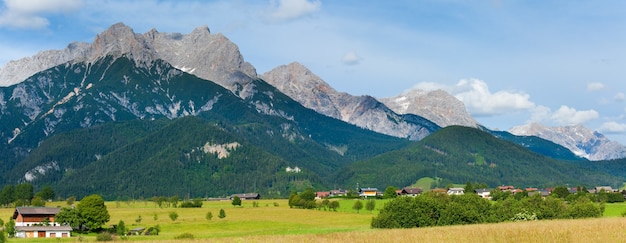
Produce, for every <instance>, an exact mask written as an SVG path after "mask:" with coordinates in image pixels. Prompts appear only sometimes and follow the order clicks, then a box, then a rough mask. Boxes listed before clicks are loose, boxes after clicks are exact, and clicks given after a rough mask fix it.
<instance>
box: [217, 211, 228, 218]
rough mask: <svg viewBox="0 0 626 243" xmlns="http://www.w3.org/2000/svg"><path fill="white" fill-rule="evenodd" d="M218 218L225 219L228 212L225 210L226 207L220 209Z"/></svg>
mask: <svg viewBox="0 0 626 243" xmlns="http://www.w3.org/2000/svg"><path fill="white" fill-rule="evenodd" d="M217 217H218V218H220V219H223V218H226V212H225V211H224V209H223V208H222V209H220V213H219V214H218V215H217Z"/></svg>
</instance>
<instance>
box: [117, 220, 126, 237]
mask: <svg viewBox="0 0 626 243" xmlns="http://www.w3.org/2000/svg"><path fill="white" fill-rule="evenodd" d="M115 232H116V233H117V235H126V224H125V223H124V221H123V220H120V222H119V223H117V228H115Z"/></svg>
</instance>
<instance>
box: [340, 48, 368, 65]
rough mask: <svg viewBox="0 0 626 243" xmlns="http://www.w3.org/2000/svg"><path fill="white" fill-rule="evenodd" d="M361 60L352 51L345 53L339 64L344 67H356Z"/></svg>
mask: <svg viewBox="0 0 626 243" xmlns="http://www.w3.org/2000/svg"><path fill="white" fill-rule="evenodd" d="M361 60H363V58H362V57H360V56H359V55H357V54H356V52H354V51H351V52H348V53H346V54H345V55H343V57H342V58H341V62H343V63H344V64H346V65H356V64H359V62H361Z"/></svg>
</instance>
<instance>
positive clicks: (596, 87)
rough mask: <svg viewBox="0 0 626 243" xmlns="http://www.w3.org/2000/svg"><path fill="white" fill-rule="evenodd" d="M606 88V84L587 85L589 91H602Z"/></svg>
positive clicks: (594, 83)
mask: <svg viewBox="0 0 626 243" xmlns="http://www.w3.org/2000/svg"><path fill="white" fill-rule="evenodd" d="M604 87H605V86H604V84H603V83H599V82H593V83H588V84H587V90H589V91H596V90H601V89H604Z"/></svg>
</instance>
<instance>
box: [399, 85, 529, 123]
mask: <svg viewBox="0 0 626 243" xmlns="http://www.w3.org/2000/svg"><path fill="white" fill-rule="evenodd" d="M412 89H419V90H425V91H432V90H437V89H441V90H445V91H446V92H448V93H450V94H451V95H453V96H454V97H456V98H457V99H459V100H460V101H462V102H463V103H464V104H465V107H466V108H467V110H468V111H469V112H470V114H471V115H472V116H496V115H504V114H507V113H516V112H519V111H525V110H531V109H534V108H536V105H535V103H533V102H532V101H530V96H529V95H528V94H525V93H521V92H513V91H504V90H501V91H497V92H495V93H492V92H491V91H490V90H489V87H488V85H487V83H485V81H482V80H479V79H462V80H460V81H459V82H458V83H457V84H456V85H452V86H449V85H448V86H446V85H442V84H439V83H433V82H422V83H418V84H416V85H414V86H413V88H412ZM405 92H407V91H405Z"/></svg>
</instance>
